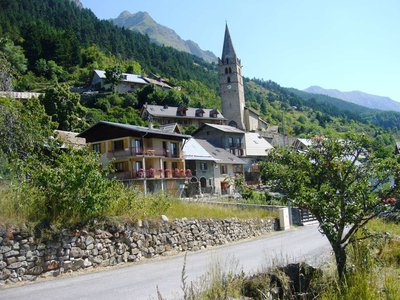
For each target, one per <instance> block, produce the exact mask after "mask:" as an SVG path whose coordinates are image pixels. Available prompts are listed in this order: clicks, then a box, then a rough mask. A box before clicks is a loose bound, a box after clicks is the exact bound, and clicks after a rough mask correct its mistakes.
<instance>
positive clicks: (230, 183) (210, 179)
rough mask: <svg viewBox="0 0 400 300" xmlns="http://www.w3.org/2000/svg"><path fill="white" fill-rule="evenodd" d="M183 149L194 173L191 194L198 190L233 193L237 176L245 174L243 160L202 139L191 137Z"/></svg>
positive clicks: (188, 166)
mask: <svg viewBox="0 0 400 300" xmlns="http://www.w3.org/2000/svg"><path fill="white" fill-rule="evenodd" d="M183 151H184V157H185V163H186V166H187V168H189V169H190V170H191V173H192V178H191V180H190V185H191V186H192V187H194V189H193V188H192V191H191V193H190V194H191V195H193V194H195V193H196V192H201V193H214V194H218V195H225V194H227V195H231V194H232V193H233V192H234V179H235V176H237V175H243V165H244V164H245V162H244V161H243V160H241V159H240V158H238V157H236V156H235V155H233V154H232V153H230V152H228V151H226V150H225V149H223V148H220V147H215V146H213V145H211V144H210V143H209V142H207V141H206V140H202V139H194V138H192V139H190V140H189V141H188V142H187V143H185V145H184V148H183ZM197 187H199V188H200V189H196V188H197Z"/></svg>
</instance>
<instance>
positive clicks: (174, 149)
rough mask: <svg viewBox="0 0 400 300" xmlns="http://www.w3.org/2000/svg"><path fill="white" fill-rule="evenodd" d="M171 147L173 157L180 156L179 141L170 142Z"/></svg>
mask: <svg viewBox="0 0 400 300" xmlns="http://www.w3.org/2000/svg"><path fill="white" fill-rule="evenodd" d="M170 149H171V155H172V156H173V157H177V156H178V144H177V143H171V144H170Z"/></svg>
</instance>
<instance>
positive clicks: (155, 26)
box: [111, 10, 217, 63]
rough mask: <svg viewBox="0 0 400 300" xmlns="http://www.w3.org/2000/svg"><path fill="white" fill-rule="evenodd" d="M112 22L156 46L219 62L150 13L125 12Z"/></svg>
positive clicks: (211, 54)
mask: <svg viewBox="0 0 400 300" xmlns="http://www.w3.org/2000/svg"><path fill="white" fill-rule="evenodd" d="M111 21H112V22H113V24H115V25H117V26H119V27H125V28H127V29H130V30H134V31H138V32H140V33H142V34H147V35H148V36H149V38H150V40H151V41H152V42H154V43H156V44H159V45H165V46H169V47H172V48H175V49H177V50H179V51H184V52H187V53H190V54H193V55H195V56H197V57H200V58H202V59H204V60H205V61H207V62H214V63H215V62H217V57H216V56H215V54H214V53H212V52H211V51H208V50H202V49H201V48H200V46H199V45H198V44H197V43H196V42H194V41H192V40H183V39H182V38H181V37H180V36H179V35H178V34H177V33H176V32H175V31H174V30H173V29H171V28H169V27H167V26H164V25H161V24H159V23H157V22H156V21H155V20H154V19H153V18H152V17H151V16H150V14H149V13H148V12H143V11H139V12H137V13H131V12H129V11H127V10H125V11H123V12H121V13H120V15H119V16H118V17H117V18H115V19H111Z"/></svg>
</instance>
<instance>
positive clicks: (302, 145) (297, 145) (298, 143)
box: [292, 138, 313, 152]
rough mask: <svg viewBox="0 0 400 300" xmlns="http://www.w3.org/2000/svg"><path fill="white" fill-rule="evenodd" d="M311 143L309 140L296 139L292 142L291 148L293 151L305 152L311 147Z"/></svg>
mask: <svg viewBox="0 0 400 300" xmlns="http://www.w3.org/2000/svg"><path fill="white" fill-rule="evenodd" d="M312 142H313V141H312V140H311V139H300V138H297V139H296V140H295V141H294V142H293V144H292V147H293V148H294V149H295V150H297V151H300V152H302V151H306V150H307V148H308V147H309V146H311V145H312Z"/></svg>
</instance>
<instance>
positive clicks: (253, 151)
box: [241, 132, 274, 184]
mask: <svg viewBox="0 0 400 300" xmlns="http://www.w3.org/2000/svg"><path fill="white" fill-rule="evenodd" d="M244 140H245V149H246V151H245V155H244V156H242V157H241V159H242V160H244V161H245V162H246V165H245V166H244V179H245V181H246V183H247V184H258V182H259V178H260V170H259V166H258V163H259V162H261V161H263V160H265V158H266V157H267V155H268V154H269V152H270V151H271V150H272V149H273V148H274V147H273V146H272V145H271V144H270V143H268V141H267V140H266V139H265V138H263V137H262V136H261V135H260V134H259V133H257V132H246V133H245V134H244Z"/></svg>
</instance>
